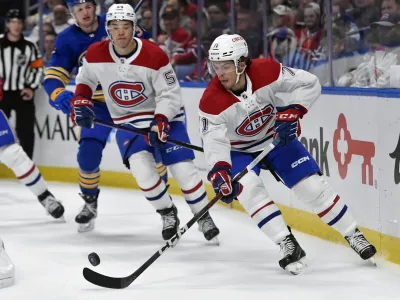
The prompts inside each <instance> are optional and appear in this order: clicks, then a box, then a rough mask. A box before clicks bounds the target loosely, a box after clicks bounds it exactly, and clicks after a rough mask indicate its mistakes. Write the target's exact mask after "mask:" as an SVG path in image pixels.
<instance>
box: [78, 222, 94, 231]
mask: <svg viewBox="0 0 400 300" xmlns="http://www.w3.org/2000/svg"><path fill="white" fill-rule="evenodd" d="M93 229H94V220H92V221H90V222H89V223H86V224H79V226H78V232H79V233H84V232H88V231H92V230H93Z"/></svg>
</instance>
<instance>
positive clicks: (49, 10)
mask: <svg viewBox="0 0 400 300" xmlns="http://www.w3.org/2000/svg"><path fill="white" fill-rule="evenodd" d="M57 5H64V0H46V1H45V10H44V14H43V18H42V20H43V22H51V23H53V20H54V15H53V9H54V7H56V6H57ZM26 23H27V27H28V28H29V29H31V28H33V27H35V26H36V25H37V24H38V23H39V13H36V14H34V15H31V16H29V17H28V18H27V20H26Z"/></svg>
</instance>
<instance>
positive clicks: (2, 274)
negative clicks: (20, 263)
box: [0, 239, 14, 289]
mask: <svg viewBox="0 0 400 300" xmlns="http://www.w3.org/2000/svg"><path fill="white" fill-rule="evenodd" d="M13 284H14V264H13V263H12V261H11V259H10V257H8V255H7V253H6V251H5V249H4V243H3V241H2V240H1V239H0V289H1V288H5V287H7V286H10V285H13Z"/></svg>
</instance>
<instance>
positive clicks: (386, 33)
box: [339, 13, 400, 88]
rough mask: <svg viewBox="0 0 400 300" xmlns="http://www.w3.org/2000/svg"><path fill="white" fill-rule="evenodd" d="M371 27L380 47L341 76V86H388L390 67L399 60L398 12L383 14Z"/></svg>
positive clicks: (399, 24) (399, 26)
mask: <svg viewBox="0 0 400 300" xmlns="http://www.w3.org/2000/svg"><path fill="white" fill-rule="evenodd" d="M371 29H372V33H373V34H375V35H376V37H377V39H378V41H379V43H380V44H381V45H382V47H381V48H378V49H377V50H376V51H374V52H372V53H368V54H367V55H365V56H364V62H363V63H361V64H360V65H359V66H358V67H357V69H356V70H354V71H352V72H350V73H347V74H345V75H344V76H342V77H341V78H340V79H339V84H340V85H341V86H351V87H377V88H385V87H389V86H390V67H391V66H394V65H398V64H399V62H400V56H399V55H400V14H398V13H386V14H383V16H382V17H381V19H380V21H378V22H373V23H372V24H371Z"/></svg>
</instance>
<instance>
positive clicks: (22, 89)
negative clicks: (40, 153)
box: [0, 9, 43, 158]
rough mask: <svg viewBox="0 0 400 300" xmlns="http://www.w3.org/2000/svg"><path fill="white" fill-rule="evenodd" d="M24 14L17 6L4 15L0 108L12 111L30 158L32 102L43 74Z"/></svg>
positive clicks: (33, 112)
mask: <svg viewBox="0 0 400 300" xmlns="http://www.w3.org/2000/svg"><path fill="white" fill-rule="evenodd" d="M24 21H25V17H24V15H23V14H22V13H21V12H20V11H19V10H17V9H12V10H10V11H9V12H8V13H7V15H6V33H5V34H4V36H2V37H0V70H1V73H0V74H1V78H0V79H1V80H0V81H1V83H0V89H1V90H2V93H0V94H2V95H3V99H0V100H1V101H0V109H2V110H3V111H4V113H5V115H6V116H7V118H9V117H10V115H11V111H13V110H14V111H15V113H16V116H17V120H16V131H17V136H18V138H19V140H20V144H21V146H22V148H23V149H24V151H25V152H26V154H27V155H28V156H29V158H32V156H33V146H34V124H35V105H34V102H33V100H34V92H35V90H36V89H37V88H38V87H39V85H40V81H41V78H42V74H43V61H42V58H41V55H40V53H39V50H38V49H37V47H36V46H35V44H34V43H32V42H30V41H28V40H26V39H25V38H24V36H23V35H22V30H23V28H24Z"/></svg>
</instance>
